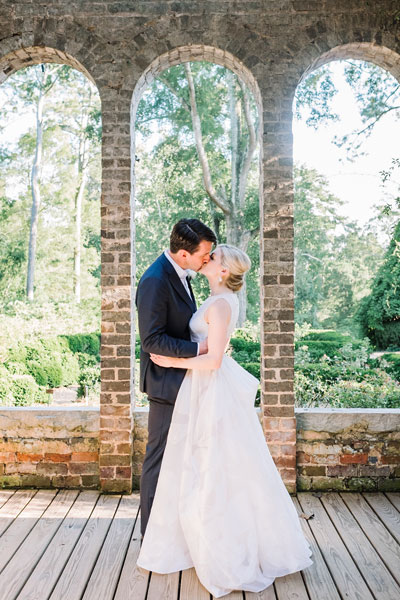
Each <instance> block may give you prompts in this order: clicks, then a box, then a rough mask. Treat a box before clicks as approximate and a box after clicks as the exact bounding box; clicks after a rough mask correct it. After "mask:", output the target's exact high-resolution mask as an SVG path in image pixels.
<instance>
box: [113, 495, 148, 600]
mask: <svg viewBox="0 0 400 600" xmlns="http://www.w3.org/2000/svg"><path fill="white" fill-rule="evenodd" d="M139 501H140V500H139ZM139 551H140V510H138V515H137V517H136V521H135V526H134V529H133V532H132V537H131V541H130V544H129V547H128V552H127V553H126V557H125V561H124V566H123V567H122V571H121V576H120V578H119V582H118V587H117V591H116V593H115V596H114V600H127V599H128V598H134V599H135V600H144V599H145V596H146V590H147V586H148V582H149V578H150V572H149V571H147V570H146V569H142V568H141V567H139V566H138V565H137V564H136V561H137V558H138V556H139Z"/></svg>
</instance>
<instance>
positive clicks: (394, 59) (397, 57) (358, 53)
mask: <svg viewBox="0 0 400 600" xmlns="http://www.w3.org/2000/svg"><path fill="white" fill-rule="evenodd" d="M346 58H352V59H357V60H364V61H366V62H371V63H374V64H375V65H377V66H378V67H381V68H382V69H384V70H385V71H388V72H389V73H391V75H393V77H395V78H396V79H397V80H398V81H400V54H399V53H398V52H396V51H395V50H391V49H390V48H387V47H385V46H377V45H376V44H373V43H371V42H361V43H355V42H353V43H350V44H342V45H340V46H335V47H334V48H331V49H330V50H328V51H327V52H324V53H323V54H322V55H321V56H319V57H318V58H317V59H315V60H314V61H313V62H312V63H311V64H310V65H309V67H307V69H306V70H305V71H304V73H303V75H302V76H301V79H300V82H301V81H303V79H305V78H306V77H307V75H309V74H310V73H312V71H315V70H316V69H318V68H319V67H322V66H323V65H325V64H327V63H329V62H332V61H334V60H341V59H346ZM300 82H299V83H300Z"/></svg>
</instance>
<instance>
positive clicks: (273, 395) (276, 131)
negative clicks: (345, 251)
mask: <svg viewBox="0 0 400 600" xmlns="http://www.w3.org/2000/svg"><path fill="white" fill-rule="evenodd" d="M275 93H276V90H275ZM262 94H263V103H264V132H263V152H264V185H263V190H262V192H263V204H262V206H263V207H264V209H263V210H261V256H262V259H261V274H262V285H261V350H262V351H261V356H262V369H261V370H262V397H261V408H262V411H263V426H264V432H265V436H266V439H267V441H268V447H269V449H270V452H271V455H272V457H273V459H274V462H275V464H276V466H277V467H278V469H279V472H280V475H281V477H282V479H283V481H284V483H285V485H286V487H287V489H288V491H290V492H295V490H296V419H295V416H294V391H293V377H294V252H293V189H292V133H291V111H290V108H291V107H290V105H289V106H287V105H286V106H285V105H284V103H281V104H280V105H279V104H278V105H277V99H276V97H273V96H272V95H271V89H270V88H268V89H265V90H262ZM282 106H283V108H282Z"/></svg>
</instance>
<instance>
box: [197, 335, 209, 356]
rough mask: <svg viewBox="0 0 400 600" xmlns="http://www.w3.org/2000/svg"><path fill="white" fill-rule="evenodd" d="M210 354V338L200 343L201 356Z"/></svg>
mask: <svg viewBox="0 0 400 600" xmlns="http://www.w3.org/2000/svg"><path fill="white" fill-rule="evenodd" d="M207 352H208V338H206V339H205V340H202V341H201V342H199V356H200V354H207Z"/></svg>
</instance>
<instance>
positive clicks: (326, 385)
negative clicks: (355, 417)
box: [295, 331, 400, 408]
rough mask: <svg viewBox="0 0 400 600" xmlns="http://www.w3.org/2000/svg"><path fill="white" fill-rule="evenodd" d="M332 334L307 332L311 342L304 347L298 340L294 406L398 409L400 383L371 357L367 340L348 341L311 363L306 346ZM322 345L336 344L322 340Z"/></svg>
mask: <svg viewBox="0 0 400 600" xmlns="http://www.w3.org/2000/svg"><path fill="white" fill-rule="evenodd" d="M334 334H335V332H332V331H328V332H326V333H324V332H310V333H309V334H308V336H306V337H309V338H311V339H309V340H308V341H307V340H304V344H302V340H300V342H299V344H300V352H296V360H295V391H296V404H297V405H298V406H327V407H332V408H377V407H382V408H399V407H400V384H399V382H398V381H396V377H395V373H394V369H392V368H391V366H389V363H384V362H383V361H379V360H376V359H371V358H370V353H371V350H372V347H371V344H370V342H369V340H368V338H365V339H363V340H350V341H347V342H346V343H345V344H344V345H343V346H342V347H340V348H339V349H336V350H334V351H333V350H332V356H329V355H328V353H324V355H323V356H322V357H320V356H315V357H314V360H312V357H311V352H310V351H309V349H308V345H309V344H310V345H311V344H315V343H319V342H318V341H314V340H312V338H313V337H318V336H319V337H322V338H328V339H329V338H332V337H334ZM338 337H340V334H339V336H338ZM343 337H345V336H343ZM321 343H322V342H321ZM324 343H325V344H329V343H335V342H332V341H331V342H329V341H328V340H325V342H324ZM306 344H307V345H306ZM311 348H312V346H311Z"/></svg>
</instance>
